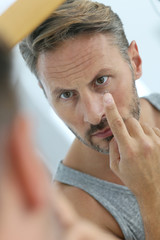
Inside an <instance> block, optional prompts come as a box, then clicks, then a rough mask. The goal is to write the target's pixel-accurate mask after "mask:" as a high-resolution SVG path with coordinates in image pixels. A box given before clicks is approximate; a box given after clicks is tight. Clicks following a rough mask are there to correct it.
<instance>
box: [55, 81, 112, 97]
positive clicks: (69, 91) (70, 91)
mask: <svg viewBox="0 0 160 240" xmlns="http://www.w3.org/2000/svg"><path fill="white" fill-rule="evenodd" d="M101 78H107V79H106V81H105V82H103V83H102V84H99V85H98V84H96V81H97V80H100V79H101ZM108 78H109V76H102V77H99V78H97V79H96V80H94V87H98V88H100V87H101V86H104V85H106V84H107V82H108ZM65 93H70V94H71V95H72V96H71V97H68V98H63V97H62V95H63V94H65ZM73 96H74V91H72V90H66V91H63V92H62V93H60V95H59V96H58V98H60V99H63V100H66V101H67V100H68V99H71V98H72V97H73Z"/></svg>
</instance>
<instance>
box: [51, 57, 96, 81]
mask: <svg viewBox="0 0 160 240" xmlns="http://www.w3.org/2000/svg"><path fill="white" fill-rule="evenodd" d="M92 59H94V61H92V63H94V62H96V58H95V56H94V55H93V56H91V57H89V58H87V59H86V60H85V61H82V62H80V63H78V64H77V65H75V66H73V67H71V68H69V69H65V70H61V71H55V70H54V68H53V67H49V68H47V69H51V70H52V71H50V72H48V74H47V78H48V80H53V79H61V78H68V77H71V76H72V75H76V74H78V73H79V72H84V70H83V69H84V68H86V67H88V66H91V62H90V60H92ZM82 60H83V59H82ZM74 63H75V61H73V62H72V65H73V64H74ZM69 65H71V64H69ZM62 66H63V65H62ZM66 66H67V64H66ZM58 68H60V66H59V67H58ZM74 69H75V71H72V70H74ZM66 73H68V74H66ZM56 74H57V76H56ZM58 74H61V75H59V76H58ZM54 75H55V76H54Z"/></svg>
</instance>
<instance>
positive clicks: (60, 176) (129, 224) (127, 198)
mask: <svg viewBox="0 0 160 240" xmlns="http://www.w3.org/2000/svg"><path fill="white" fill-rule="evenodd" d="M144 98H146V99H147V100H148V101H149V102H150V103H151V104H152V105H154V107H155V108H157V110H159V111H160V94H151V95H149V96H147V97H144ZM55 180H57V181H59V182H61V183H64V184H68V185H71V186H75V187H77V188H80V189H82V190H84V191H85V192H87V193H88V194H89V195H90V196H92V197H93V198H94V199H96V200H97V201H98V202H99V203H100V204H101V205H102V206H103V207H104V208H105V209H106V210H107V211H108V212H109V213H110V214H111V215H112V216H113V217H114V218H115V220H116V221H117V223H118V224H119V226H120V228H121V230H122V232H123V234H124V237H125V239H126V240H144V239H145V233H144V227H143V223H142V218H141V215H140V210H139V206H138V203H137V200H136V198H135V196H134V195H133V194H132V192H131V191H130V190H129V189H128V188H127V187H126V186H121V185H118V184H115V183H111V182H108V181H104V180H101V179H98V178H96V177H93V176H90V175H88V174H85V173H82V172H80V171H77V170H74V169H72V168H69V167H67V166H64V165H63V163H62V162H60V164H59V166H58V169H57V173H56V175H55Z"/></svg>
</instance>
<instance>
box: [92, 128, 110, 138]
mask: <svg viewBox="0 0 160 240" xmlns="http://www.w3.org/2000/svg"><path fill="white" fill-rule="evenodd" d="M112 135H113V133H112V131H111V130H110V129H109V130H106V131H104V132H101V133H97V134H95V135H93V137H99V138H106V137H110V136H112Z"/></svg>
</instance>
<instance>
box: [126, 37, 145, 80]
mask: <svg viewBox="0 0 160 240" xmlns="http://www.w3.org/2000/svg"><path fill="white" fill-rule="evenodd" d="M128 55H129V58H130V61H131V64H132V67H133V71H134V76H135V80H136V79H139V78H140V77H141V76H142V59H141V57H140V55H139V51H138V46H137V43H136V42H135V41H132V42H131V44H130V46H129V48H128Z"/></svg>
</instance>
